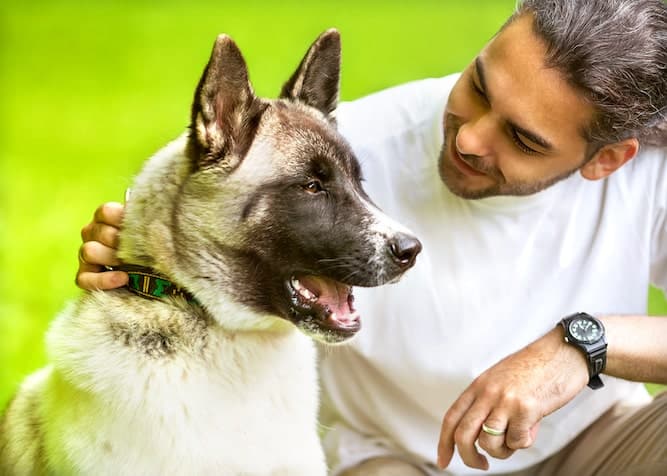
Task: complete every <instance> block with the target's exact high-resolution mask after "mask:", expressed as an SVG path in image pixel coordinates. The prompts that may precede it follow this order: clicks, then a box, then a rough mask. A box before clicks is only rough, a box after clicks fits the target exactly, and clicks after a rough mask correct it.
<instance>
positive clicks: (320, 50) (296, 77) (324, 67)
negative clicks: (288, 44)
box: [280, 29, 340, 120]
mask: <svg viewBox="0 0 667 476" xmlns="http://www.w3.org/2000/svg"><path fill="white" fill-rule="evenodd" d="M339 85H340V34H339V33H338V31H336V30H335V29H331V30H327V31H325V32H324V33H322V34H321V35H320V36H319V37H318V38H317V40H315V42H314V43H313V44H312V45H311V47H310V48H309V49H308V52H307V53H306V56H304V57H303V59H302V60H301V64H299V67H298V68H297V69H296V71H295V72H294V74H293V75H292V77H291V78H290V79H289V80H288V81H287V82H286V83H285V85H284V86H283V89H282V92H281V93H280V97H281V98H285V99H294V100H299V101H302V102H303V103H305V104H307V105H309V106H312V107H314V108H316V109H319V110H320V111H322V112H323V113H324V114H325V115H326V116H327V117H329V118H330V119H332V120H333V112H334V111H335V110H336V106H337V105H338V89H339Z"/></svg>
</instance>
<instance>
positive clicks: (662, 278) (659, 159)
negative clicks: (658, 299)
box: [651, 148, 667, 295]
mask: <svg viewBox="0 0 667 476" xmlns="http://www.w3.org/2000/svg"><path fill="white" fill-rule="evenodd" d="M656 155H657V156H656V157H654V159H655V160H656V165H657V166H656V168H655V169H653V170H654V171H655V177H656V179H657V182H658V186H657V188H656V193H655V200H654V208H653V210H654V217H653V231H652V236H651V284H653V285H654V286H656V287H658V288H660V289H661V290H662V291H663V293H665V295H667V148H663V149H662V150H659V151H658V153H657V154H656Z"/></svg>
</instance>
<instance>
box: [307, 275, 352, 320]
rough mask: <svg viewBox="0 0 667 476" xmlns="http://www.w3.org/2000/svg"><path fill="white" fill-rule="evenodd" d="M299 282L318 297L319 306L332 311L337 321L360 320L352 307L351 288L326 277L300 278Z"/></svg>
mask: <svg viewBox="0 0 667 476" xmlns="http://www.w3.org/2000/svg"><path fill="white" fill-rule="evenodd" d="M299 281H300V282H301V285H302V286H304V287H305V288H307V289H308V290H309V291H310V292H312V293H313V294H314V295H315V296H317V302H318V304H320V305H321V306H322V307H324V308H326V309H328V310H330V311H331V312H332V313H333V315H335V319H336V320H337V321H339V322H342V323H347V322H352V321H354V320H355V319H357V318H358V314H357V313H356V312H355V311H354V308H353V307H352V295H351V291H352V288H351V287H350V286H348V285H346V284H343V283H339V282H338V281H334V280H333V279H329V278H326V277H324V276H313V275H308V276H299Z"/></svg>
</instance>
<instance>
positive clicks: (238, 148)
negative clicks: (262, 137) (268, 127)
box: [190, 35, 259, 169]
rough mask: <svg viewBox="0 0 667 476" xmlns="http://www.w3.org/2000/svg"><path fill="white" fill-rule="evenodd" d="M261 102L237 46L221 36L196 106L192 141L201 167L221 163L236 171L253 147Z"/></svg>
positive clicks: (210, 61)
mask: <svg viewBox="0 0 667 476" xmlns="http://www.w3.org/2000/svg"><path fill="white" fill-rule="evenodd" d="M258 103H259V101H258V100H257V99H256V97H255V94H254V92H253V90H252V86H251V84H250V81H249V79H248V68H247V67H246V63H245V60H244V59H243V56H242V55H241V51H240V50H239V48H238V46H236V43H234V41H233V40H232V39H231V38H230V37H229V36H227V35H219V36H218V37H217V39H216V40H215V45H214V46H213V52H212V53H211V57H210V59H209V61H208V64H207V65H206V69H205V70H204V73H203V75H202V77H201V79H200V80H199V85H198V86H197V89H196V91H195V97H194V101H193V104H192V117H191V125H190V128H191V141H192V142H193V145H194V146H195V147H196V149H197V151H198V152H197V156H198V157H197V160H198V161H199V163H198V165H199V166H206V165H211V164H213V163H217V162H219V161H221V160H227V161H229V162H230V163H228V164H223V165H224V166H225V167H226V168H228V169H233V168H234V167H235V166H236V165H237V163H238V162H239V159H240V158H241V157H242V156H243V155H245V152H246V151H247V148H248V147H249V146H250V142H251V141H252V137H253V136H254V131H255V128H256V126H257V124H256V122H258V121H257V114H258V111H257V110H258Z"/></svg>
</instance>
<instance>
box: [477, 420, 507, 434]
mask: <svg viewBox="0 0 667 476" xmlns="http://www.w3.org/2000/svg"><path fill="white" fill-rule="evenodd" d="M482 431H483V432H484V433H486V434H487V435H491V436H502V435H504V434H505V432H506V431H507V430H506V429H505V430H496V429H495V428H491V427H490V426H486V424H485V423H482Z"/></svg>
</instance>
